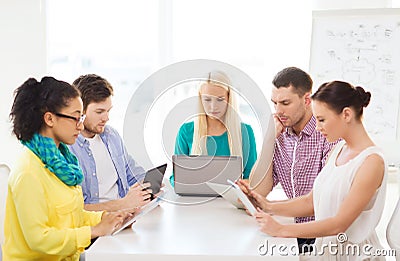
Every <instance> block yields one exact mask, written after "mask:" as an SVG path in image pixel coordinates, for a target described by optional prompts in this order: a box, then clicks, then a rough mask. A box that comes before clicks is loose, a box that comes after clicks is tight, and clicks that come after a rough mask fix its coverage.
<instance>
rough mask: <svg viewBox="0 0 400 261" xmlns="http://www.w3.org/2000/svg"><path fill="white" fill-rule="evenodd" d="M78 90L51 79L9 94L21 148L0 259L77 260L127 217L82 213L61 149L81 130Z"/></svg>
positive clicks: (74, 170)
mask: <svg viewBox="0 0 400 261" xmlns="http://www.w3.org/2000/svg"><path fill="white" fill-rule="evenodd" d="M82 110H83V108H82V101H81V98H80V95H79V91H78V90H77V89H76V88H75V87H72V86H71V85H70V84H68V83H66V82H62V81H58V80H56V79H54V78H52V77H44V78H43V79H42V80H41V81H40V82H38V81H36V80H35V79H33V78H31V79H28V80H27V81H26V82H25V83H24V84H22V85H21V86H20V87H19V88H18V89H17V90H16V92H15V99H14V103H13V106H12V109H11V113H10V116H11V120H12V123H13V133H14V134H15V135H16V137H17V138H18V140H20V141H21V143H22V144H23V145H24V148H23V151H22V154H21V156H20V158H19V159H18V160H17V162H18V163H17V164H16V166H15V167H14V168H13V171H12V173H11V175H10V177H9V181H8V195H7V202H6V215H5V226H4V234H5V242H4V246H3V260H4V261H8V260H13V261H15V260H79V256H80V253H81V252H83V251H84V249H85V247H87V246H88V245H89V244H90V242H91V239H93V238H95V237H98V236H102V235H106V234H110V233H112V231H113V230H114V229H117V228H119V227H120V226H121V224H122V222H123V220H124V219H125V218H128V217H129V216H130V215H131V214H128V213H125V212H118V213H103V212H88V211H85V210H84V209H83V197H82V189H81V187H80V186H79V184H80V183H81V182H82V179H83V175H82V172H81V170H80V167H79V165H78V161H77V159H76V157H75V156H74V155H73V154H72V153H71V152H70V151H69V150H68V147H67V146H66V144H73V143H74V142H75V139H76V138H77V137H78V134H79V132H80V131H81V130H82V129H83V124H82V123H83V120H84V119H85V115H82Z"/></svg>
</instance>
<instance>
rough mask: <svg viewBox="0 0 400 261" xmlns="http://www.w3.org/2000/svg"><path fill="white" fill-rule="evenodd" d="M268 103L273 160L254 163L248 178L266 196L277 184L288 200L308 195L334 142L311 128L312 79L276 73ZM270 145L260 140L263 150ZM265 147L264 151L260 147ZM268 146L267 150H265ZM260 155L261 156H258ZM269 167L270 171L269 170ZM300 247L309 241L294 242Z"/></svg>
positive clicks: (293, 70)
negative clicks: (271, 113)
mask: <svg viewBox="0 0 400 261" xmlns="http://www.w3.org/2000/svg"><path fill="white" fill-rule="evenodd" d="M272 83H273V85H274V88H273V89H272V95H271V100H272V102H273V104H274V107H275V114H274V121H275V135H276V137H275V144H274V150H273V161H272V164H271V163H270V162H262V161H263V160H264V161H266V160H265V158H264V159H263V158H262V157H260V158H259V160H258V161H257V162H256V164H255V167H254V168H253V169H252V172H251V174H250V175H251V176H250V185H251V186H252V187H254V188H253V189H254V191H256V192H258V193H259V194H261V195H263V196H267V195H268V194H269V192H270V191H271V190H272V188H273V187H274V186H275V185H277V184H278V183H280V184H281V185H282V188H283V190H284V191H285V193H286V196H287V197H288V198H294V197H299V196H302V195H305V194H308V193H309V192H310V191H311V190H312V187H313V184H314V180H315V178H316V177H317V175H318V174H319V172H320V171H321V169H322V167H323V166H324V164H325V160H326V157H327V155H328V152H329V151H330V150H331V148H332V147H333V145H334V144H335V143H329V142H328V141H327V140H326V139H325V137H324V136H323V135H322V134H321V133H320V132H319V131H317V130H316V129H315V127H316V119H315V118H314V116H313V114H312V110H311V98H310V96H311V89H312V83H313V82H312V79H311V77H310V75H308V74H307V73H306V72H304V71H302V70H300V69H299V68H296V67H288V68H285V69H283V70H282V71H280V72H279V73H278V74H277V75H276V76H275V78H274V80H273V81H272ZM271 145H272V144H268V143H267V144H266V142H265V141H264V144H263V150H264V149H267V150H271V149H272V148H271V147H270V146H271ZM265 146H266V148H264V147H265ZM268 147H269V148H268ZM261 154H263V153H261ZM271 166H272V168H271ZM313 219H314V217H297V218H296V219H295V220H296V223H298V222H308V221H311V220H313ZM298 242H299V249H300V251H301V245H302V244H304V243H306V244H310V243H313V240H312V239H311V240H309V239H298Z"/></svg>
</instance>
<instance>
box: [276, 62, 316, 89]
mask: <svg viewBox="0 0 400 261" xmlns="http://www.w3.org/2000/svg"><path fill="white" fill-rule="evenodd" d="M272 84H273V85H274V86H275V87H276V88H281V87H285V88H288V87H290V86H293V88H294V89H295V92H296V93H297V94H298V95H299V96H303V95H304V94H306V93H307V92H311V90H312V85H313V81H312V79H311V77H310V75H309V74H308V73H306V72H305V71H303V70H301V69H299V68H297V67H287V68H285V69H283V70H282V71H280V72H278V73H277V74H276V75H275V77H274V79H273V81H272Z"/></svg>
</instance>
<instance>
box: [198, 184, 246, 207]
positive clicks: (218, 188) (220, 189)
mask: <svg viewBox="0 0 400 261" xmlns="http://www.w3.org/2000/svg"><path fill="white" fill-rule="evenodd" d="M206 184H207V186H209V187H210V188H211V189H212V190H214V191H215V192H216V193H218V194H219V195H220V196H221V197H223V198H224V199H226V200H227V201H229V202H230V203H231V204H232V205H234V206H235V207H237V208H239V209H245V206H244V205H243V203H242V202H241V201H239V200H238V199H239V198H238V196H237V195H236V193H235V191H233V188H232V186H231V185H225V184H219V183H212V182H206Z"/></svg>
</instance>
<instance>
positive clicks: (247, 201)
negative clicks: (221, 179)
mask: <svg viewBox="0 0 400 261" xmlns="http://www.w3.org/2000/svg"><path fill="white" fill-rule="evenodd" d="M227 182H228V183H229V184H230V185H231V187H232V190H233V192H235V194H236V196H237V197H238V199H240V201H241V202H242V203H243V205H244V206H245V207H246V209H247V210H248V211H249V212H250V214H251V215H252V216H254V215H255V214H256V212H257V210H256V208H255V207H254V205H253V203H251V201H250V199H249V198H248V197H247V196H246V194H244V193H243V191H242V190H241V189H240V187H239V186H238V185H237V184H235V183H234V182H233V181H231V180H229V179H228V180H227Z"/></svg>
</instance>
